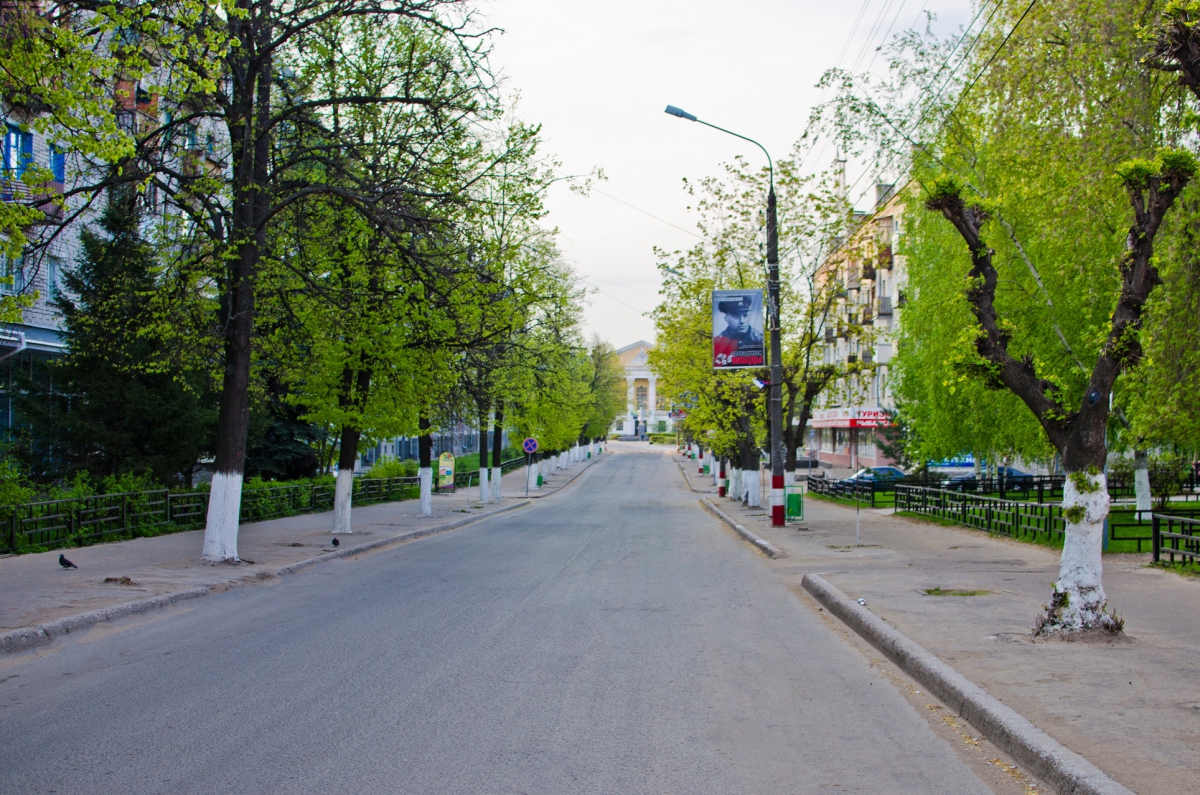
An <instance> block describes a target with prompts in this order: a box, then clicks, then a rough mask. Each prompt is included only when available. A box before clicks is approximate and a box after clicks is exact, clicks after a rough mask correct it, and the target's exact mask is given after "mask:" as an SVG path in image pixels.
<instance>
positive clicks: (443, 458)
mask: <svg viewBox="0 0 1200 795" xmlns="http://www.w3.org/2000/svg"><path fill="white" fill-rule="evenodd" d="M438 487H439V490H440V491H454V454H453V453H442V454H441V455H440V456H438Z"/></svg>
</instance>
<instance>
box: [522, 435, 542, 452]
mask: <svg viewBox="0 0 1200 795" xmlns="http://www.w3.org/2000/svg"><path fill="white" fill-rule="evenodd" d="M521 449H522V450H524V451H525V452H527V453H536V452H537V451H538V443H537V439H534V438H533V437H532V436H530V437H529V438H527V439H526V440H525V441H523V442H521Z"/></svg>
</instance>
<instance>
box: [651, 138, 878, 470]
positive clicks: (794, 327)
mask: <svg viewBox="0 0 1200 795" xmlns="http://www.w3.org/2000/svg"><path fill="white" fill-rule="evenodd" d="M803 152H804V150H803V149H802V148H801V147H800V146H797V147H796V149H795V150H794V151H793V152H792V154H791V157H789V158H787V159H785V160H782V161H780V162H779V163H777V164H776V166H775V170H776V192H777V195H778V197H779V200H778V207H779V221H778V222H779V251H780V274H781V283H782V284H781V294H780V296H781V297H780V302H781V305H782V307H783V317H782V333H783V340H782V343H783V344H782V348H783V362H782V364H783V377H784V380H783V384H782V386H783V395H784V396H783V399H784V405H783V420H784V444H785V448H786V451H787V459H786V463H785V466H786V467H787V468H788V469H789V470H793V469H794V468H795V462H796V451H797V449H798V448H799V447H800V445H802V444H803V443H804V440H805V439H806V438H807V431H808V428H807V426H808V420H809V419H810V417H811V416H812V412H813V409H814V406H815V405H816V401H817V399H818V398H819V397H820V396H821V395H822V394H823V393H824V392H825V391H826V390H827V389H830V388H835V387H839V386H841V387H843V388H848V385H849V383H850V382H852V381H853V378H854V377H855V376H857V375H860V374H864V373H868V372H869V371H870V370H872V369H873V368H872V366H871V365H867V364H862V363H856V364H852V365H834V364H830V363H827V362H826V361H825V344H826V343H825V329H826V328H832V327H833V325H836V324H835V321H834V318H833V315H834V310H835V308H836V305H837V304H836V300H837V295H838V292H839V289H840V285H839V284H837V283H836V281H834V280H821V279H820V278H819V276H818V273H817V266H818V265H819V264H820V263H821V261H822V259H823V257H824V256H825V255H826V254H827V253H828V252H829V250H830V248H831V247H832V246H833V245H834V244H835V242H836V238H837V236H838V234H839V233H840V232H844V231H845V228H846V227H845V224H846V222H847V219H848V214H847V213H846V208H845V207H844V205H843V203H842V202H841V201H840V200H839V199H838V198H837V196H836V191H835V190H834V185H833V183H832V181H831V180H830V179H829V178H828V177H826V178H824V179H815V178H812V177H805V176H802V175H801V173H800V170H799V164H800V162H801V161H802V159H803ZM767 187H768V185H767V173H766V172H765V171H756V170H752V169H750V168H748V167H747V165H746V164H745V163H744V162H743V161H741V160H737V161H735V162H734V163H733V164H732V165H729V166H727V167H726V173H725V178H724V179H717V178H707V179H705V180H702V181H701V182H700V184H699V187H698V188H697V189H695V190H692V189H691V188H689V190H692V193H693V195H694V194H695V193H696V191H698V192H699V196H700V199H699V201H698V202H697V210H698V212H699V213H700V216H701V217H700V221H699V223H698V224H697V228H698V229H699V230H700V231H701V233H702V236H703V238H704V239H703V242H701V243H699V244H697V245H696V246H694V247H693V248H692V249H690V250H688V251H686V252H675V253H674V254H673V255H668V254H666V252H659V255H660V257H662V258H663V259H666V258H667V257H668V256H671V257H673V259H674V261H673V262H671V263H669V264H668V263H667V262H662V263H660V265H659V269H660V270H661V271H662V273H663V277H664V279H663V282H664V287H663V290H662V294H663V300H662V301H661V302H660V304H659V305H658V307H657V308H656V309H655V311H654V318H655V327H656V330H657V333H658V343H659V345H658V348H657V349H656V350H655V351H652V352H651V354H650V358H651V363H652V364H653V366H654V368H655V370H656V372H657V373H658V374H659V379H660V380H659V386H658V388H659V392H660V394H663V395H664V396H665V397H667V398H668V399H669V400H671V401H672V402H673V403H674V404H675V405H677V406H681V407H686V409H687V412H688V416H687V419H686V421H685V422H684V423H683V425H684V427H685V428H686V429H687V430H688V431H689V432H691V433H693V434H695V435H697V436H701V435H702V436H703V437H704V439H705V440H706V441H705V443H706V444H708V445H710V446H711V447H712V449H713V450H715V451H716V452H717V453H718V454H719V455H729V456H734V455H737V456H739V457H740V458H742V459H744V460H743V464H742V466H743V468H748V467H751V466H754V467H756V466H757V464H756V463H754V462H757V456H758V452H757V450H758V448H759V447H760V446H762V445H764V444H765V441H766V438H767V430H766V425H765V422H766V415H765V411H766V406H765V398H766V391H765V390H764V391H760V390H759V389H758V388H757V387H756V386H754V384H753V378H754V377H758V378H760V379H762V380H769V374H768V370H767V369H766V368H764V369H763V370H761V371H750V370H741V371H723V372H721V371H714V370H713V367H712V305H711V301H710V296H711V293H712V291H713V290H720V289H747V288H748V289H763V290H765V289H766V273H765V269H764V267H763V264H762V254H761V252H762V251H763V250H764V245H765V243H764V237H763V235H764V229H765V219H764V213H765V208H766V202H765V198H764V197H765V196H766V193H767ZM843 331H844V333H846V334H849V335H851V336H853V337H854V338H856V339H859V340H861V341H863V342H865V343H868V344H869V343H870V339H871V332H870V330H869V329H867V328H866V327H864V326H853V327H850V328H847V329H843Z"/></svg>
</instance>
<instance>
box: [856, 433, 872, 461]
mask: <svg viewBox="0 0 1200 795" xmlns="http://www.w3.org/2000/svg"><path fill="white" fill-rule="evenodd" d="M858 457H859V458H874V457H875V434H874V432H872V431H871V430H867V429H864V430H860V431H859V432H858Z"/></svg>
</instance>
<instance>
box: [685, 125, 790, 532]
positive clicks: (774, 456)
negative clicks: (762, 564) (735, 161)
mask: <svg viewBox="0 0 1200 795" xmlns="http://www.w3.org/2000/svg"><path fill="white" fill-rule="evenodd" d="M666 112H667V113H668V114H670V115H671V116H678V117H679V118H681V119H686V120H688V121H694V122H699V123H700V124H703V125H704V126H705V127H712V128H713V129H714V130H719V131H721V132H723V133H725V134H726V135H732V136H733V137H734V138H741V139H742V140H743V141H749V142H750V143H752V144H754V145H755V146H757V147H758V148H759V149H761V150H762V153H763V154H764V155H766V156H767V169H768V172H769V174H770V190H769V191H768V192H767V296H768V297H767V303H768V304H770V306H768V307H767V322H768V323H769V324H770V326H771V329H770V332H771V343H770V344H771V388H770V391H769V393H768V398H767V403H768V405H767V416H768V418H769V420H770V424H771V524H773V525H775V526H777V527H782V526H783V524H784V518H785V517H784V504H783V351H782V343H781V342H780V339H779V335H780V325H779V318H780V311H779V310H780V306H779V223H778V221H777V219H776V214H775V161H773V160H772V159H771V153H770V152H768V151H767V148H766V147H765V146H763V145H762V144H760V143H759V142H758V141H756V140H754V139H753V138H747V137H746V136H744V135H740V134H738V133H735V132H733V131H732V130H726V129H725V128H724V127H718V126H717V125H715V124H709V123H708V122H706V121H704V120H703V119H698V118H696V117H695V116H693V115H692V114H691V113H688V112H687V111H685V110H682V109H680V108H677V107H675V106H674V105H667V109H666Z"/></svg>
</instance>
